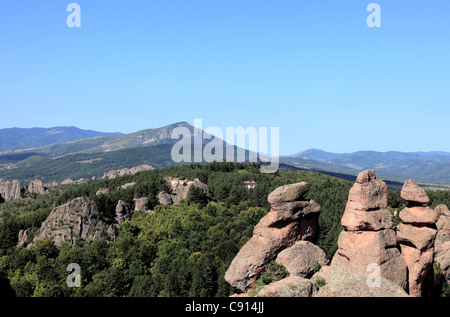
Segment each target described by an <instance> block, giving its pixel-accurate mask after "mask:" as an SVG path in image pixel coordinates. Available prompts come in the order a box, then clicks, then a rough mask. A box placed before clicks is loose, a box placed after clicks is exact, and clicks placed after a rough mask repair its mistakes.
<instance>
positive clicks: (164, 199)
mask: <svg viewBox="0 0 450 317" xmlns="http://www.w3.org/2000/svg"><path fill="white" fill-rule="evenodd" d="M158 200H159V204H160V205H173V200H172V197H171V196H170V195H169V194H168V193H166V192H160V193H159V195H158Z"/></svg>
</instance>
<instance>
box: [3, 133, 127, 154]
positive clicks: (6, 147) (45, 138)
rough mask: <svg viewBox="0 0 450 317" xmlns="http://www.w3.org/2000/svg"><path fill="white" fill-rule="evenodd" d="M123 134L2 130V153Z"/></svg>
mask: <svg viewBox="0 0 450 317" xmlns="http://www.w3.org/2000/svg"><path fill="white" fill-rule="evenodd" d="M121 134H122V133H120V132H114V133H106V132H98V131H92V130H82V129H79V128H77V127H53V128H28V129H24V128H8V129H0V152H5V151H15V150H23V149H32V148H40V147H43V146H47V145H51V144H55V143H63V142H70V141H76V140H80V139H89V138H94V137H98V136H115V135H121Z"/></svg>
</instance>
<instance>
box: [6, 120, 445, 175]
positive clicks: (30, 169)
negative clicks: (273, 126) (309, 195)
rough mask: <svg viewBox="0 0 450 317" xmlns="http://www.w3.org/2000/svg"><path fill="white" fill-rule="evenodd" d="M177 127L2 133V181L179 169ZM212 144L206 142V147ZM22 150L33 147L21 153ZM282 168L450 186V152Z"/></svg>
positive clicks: (302, 157)
mask: <svg viewBox="0 0 450 317" xmlns="http://www.w3.org/2000/svg"><path fill="white" fill-rule="evenodd" d="M177 127H183V128H188V129H189V131H190V132H191V133H193V132H194V127H193V126H192V125H190V124H189V123H187V122H178V123H174V124H171V125H167V126H165V127H161V128H156V129H147V130H141V131H138V132H134V133H130V134H122V133H119V132H116V133H103V132H97V131H90V130H81V129H78V128H75V127H55V128H48V129H44V128H32V129H17V128H13V129H2V130H0V149H3V151H4V152H3V153H0V178H5V179H15V178H17V179H19V180H23V181H30V180H32V179H36V178H37V179H41V180H42V181H46V182H51V181H58V182H59V181H61V180H63V179H66V178H72V179H74V180H75V179H78V178H91V177H99V176H101V175H103V173H104V172H107V171H109V170H117V169H121V168H130V167H132V166H138V165H142V164H148V165H151V166H153V167H155V168H162V167H166V166H170V165H176V163H175V162H173V160H172V158H171V150H172V147H173V145H174V144H175V143H176V142H178V140H173V139H171V134H172V131H173V130H174V129H175V128H177ZM52 142H53V143H52ZM208 142H209V140H207V141H204V142H203V146H205V144H206V143H208ZM48 143H51V144H48ZM24 146H28V147H30V148H28V149H19V148H22V147H24ZM224 146H225V145H224ZM235 149H236V147H235ZM224 153H225V151H224ZM248 153H249V152H248V151H246V155H247V156H248ZM280 163H281V166H280V168H281V169H284V170H293V169H307V170H313V171H318V172H323V173H326V174H329V175H334V176H337V177H340V178H344V179H347V180H352V179H354V178H355V176H356V175H357V174H358V173H359V172H360V171H362V170H366V169H374V170H375V171H376V173H377V176H378V177H380V178H383V179H385V180H392V181H399V182H402V181H404V180H406V179H409V178H413V179H415V180H416V181H418V182H421V183H431V184H450V153H448V152H412V153H405V152H395V151H393V152H375V151H359V152H354V153H330V152H325V151H322V150H316V149H309V150H306V151H302V152H299V153H296V154H293V155H290V156H284V157H281V158H280Z"/></svg>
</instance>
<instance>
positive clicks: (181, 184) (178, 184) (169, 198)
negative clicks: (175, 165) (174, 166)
mask: <svg viewBox="0 0 450 317" xmlns="http://www.w3.org/2000/svg"><path fill="white" fill-rule="evenodd" d="M165 180H166V182H167V184H168V185H169V188H170V190H169V193H166V192H161V193H159V196H158V198H159V202H160V204H161V205H173V204H178V203H179V202H180V201H181V200H183V199H186V198H187V196H188V192H189V189H190V188H191V186H196V187H198V188H200V189H201V190H202V192H203V193H204V194H205V195H209V188H208V185H206V184H204V183H202V182H201V181H200V180H199V179H198V178H196V179H194V180H193V181H188V180H186V179H184V180H181V179H178V178H173V177H166V178H165Z"/></svg>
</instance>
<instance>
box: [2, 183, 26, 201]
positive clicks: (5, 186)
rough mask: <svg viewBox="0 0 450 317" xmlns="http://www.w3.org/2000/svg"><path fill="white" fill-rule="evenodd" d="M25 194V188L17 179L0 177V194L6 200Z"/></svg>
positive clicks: (18, 197)
mask: <svg viewBox="0 0 450 317" xmlns="http://www.w3.org/2000/svg"><path fill="white" fill-rule="evenodd" d="M23 194H24V190H23V188H22V186H21V185H20V182H19V181H18V180H17V179H15V180H13V181H12V182H10V181H7V180H4V179H0V196H1V197H2V198H3V199H4V200H5V201H10V200H14V199H20V198H22V197H23Z"/></svg>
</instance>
